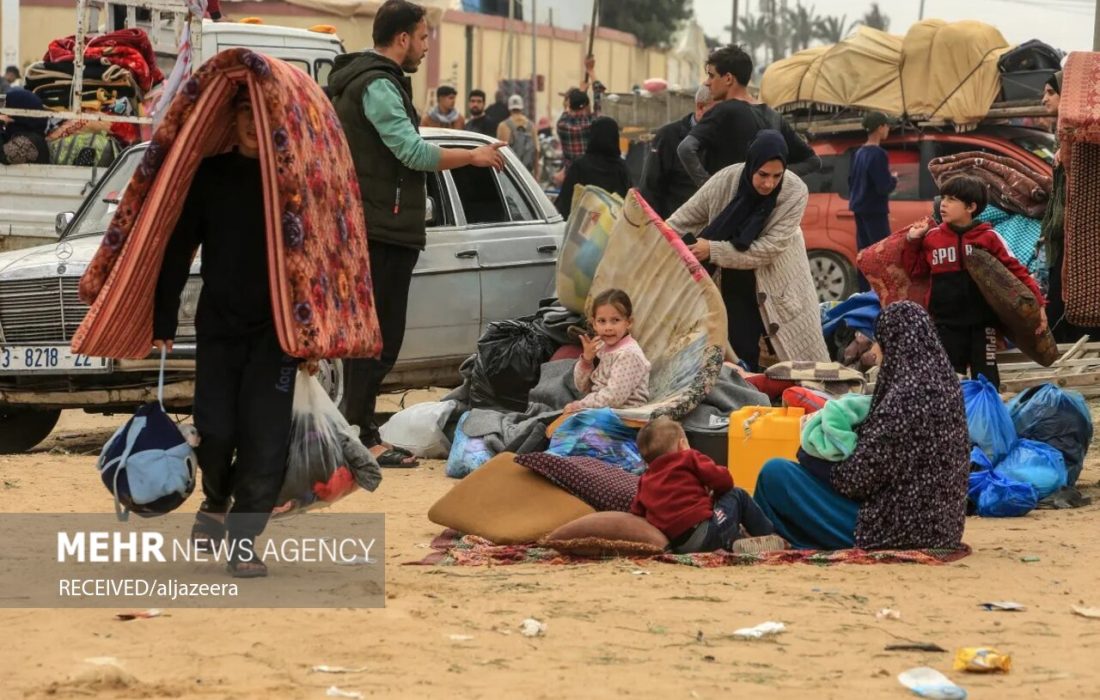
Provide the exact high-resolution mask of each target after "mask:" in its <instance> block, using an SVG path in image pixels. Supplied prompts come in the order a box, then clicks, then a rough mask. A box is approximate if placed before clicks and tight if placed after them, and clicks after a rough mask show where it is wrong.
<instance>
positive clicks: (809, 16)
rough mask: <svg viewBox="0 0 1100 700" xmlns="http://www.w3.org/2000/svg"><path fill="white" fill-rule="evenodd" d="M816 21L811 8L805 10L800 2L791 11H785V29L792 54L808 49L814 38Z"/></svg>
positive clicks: (813, 9)
mask: <svg viewBox="0 0 1100 700" xmlns="http://www.w3.org/2000/svg"><path fill="white" fill-rule="evenodd" d="M818 20H819V18H818V16H817V12H815V8H814V7H813V6H810V9H808V10H807V9H806V8H805V7H804V6H803V5H802V3H801V2H800V3H798V4H797V5H795V8H794V9H793V10H792V9H790V8H788V9H787V27H788V28H789V30H790V35H791V36H790V39H791V52H792V53H793V52H796V51H802V50H804V49H808V48H810V42H811V41H813V40H814V38H815V34H816V30H815V28H816V26H817V23H818Z"/></svg>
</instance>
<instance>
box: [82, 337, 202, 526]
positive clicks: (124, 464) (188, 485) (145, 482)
mask: <svg viewBox="0 0 1100 700" xmlns="http://www.w3.org/2000/svg"><path fill="white" fill-rule="evenodd" d="M166 356H167V353H166V352H165V351H161V356H160V380H159V383H158V386H157V401H156V402H150V403H147V404H145V405H144V406H142V407H141V408H139V409H138V410H137V412H136V413H135V414H134V417H133V418H131V419H130V420H128V421H126V425H124V426H122V427H121V428H119V429H118V431H117V432H116V433H115V434H114V435H113V436H111V439H110V440H108V441H107V444H106V445H105V446H104V447H103V452H102V453H101V454H100V455H99V462H98V463H97V464H96V467H97V468H98V469H99V476H100V478H101V479H102V480H103V484H104V485H105V486H106V487H107V489H108V490H109V491H110V492H111V493H112V494H114V496H115V513H116V514H117V515H118V519H119V520H122V521H125V520H126V519H127V518H128V517H129V513H130V512H133V513H137V514H138V515H141V516H144V517H152V516H156V515H163V514H165V513H169V512H171V511H173V510H175V509H176V508H179V507H180V506H181V505H182V504H183V502H184V501H186V500H187V497H188V496H190V495H191V492H192V491H194V490H195V467H196V463H197V460H196V458H195V453H194V451H192V449H191V446H190V445H188V444H187V440H186V439H185V438H184V436H183V434H182V433H181V432H180V430H179V428H178V427H177V426H176V424H175V423H174V422H173V421H172V419H171V418H169V417H168V414H166V413H165V412H164V363H165V359H166Z"/></svg>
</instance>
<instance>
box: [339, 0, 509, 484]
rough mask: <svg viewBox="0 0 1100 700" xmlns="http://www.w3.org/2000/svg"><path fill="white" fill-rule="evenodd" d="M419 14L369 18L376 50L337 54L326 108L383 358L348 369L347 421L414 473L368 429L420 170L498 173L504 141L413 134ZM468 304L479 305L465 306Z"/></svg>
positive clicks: (412, 237)
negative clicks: (474, 142)
mask: <svg viewBox="0 0 1100 700" xmlns="http://www.w3.org/2000/svg"><path fill="white" fill-rule="evenodd" d="M425 14H426V11H425V10H424V8H423V7H420V6H419V5H415V4H413V3H411V2H407V0H387V1H386V2H385V3H384V4H383V5H382V7H380V8H379V9H378V14H377V15H375V18H374V31H373V38H374V48H373V49H371V50H369V51H363V52H360V53H354V54H346V55H343V56H338V57H337V59H336V70H335V71H334V72H333V74H332V77H331V78H330V79H329V85H330V87H331V88H332V96H333V97H332V101H333V104H334V105H335V107H336V113H337V115H338V116H339V118H340V122H341V124H343V127H344V133H345V134H346V135H347V139H348V145H349V146H350V147H351V155H352V159H353V160H354V161H355V170H356V173H357V174H358V176H359V191H360V195H361V196H362V199H363V214H364V216H365V218H366V221H367V242H368V247H369V249H370V266H371V276H372V279H373V282H374V303H375V308H376V310H377V312H378V323H379V325H380V326H381V330H382V356H381V358H379V359H377V360H352V361H350V362H347V363H345V368H346V372H347V381H346V386H347V393H346V397H347V418H348V421H349V422H351V423H352V424H356V425H359V426H360V428H361V429H362V431H363V432H362V436H361V437H362V439H363V442H364V443H365V444H366V445H368V446H370V447H371V448H372V452H374V453H375V456H376V457H377V458H378V463H379V464H380V465H382V466H384V467H385V466H391V467H395V466H396V467H404V466H416V461H415V460H414V459H412V458H411V457H410V455H409V454H408V453H407V452H405V451H404V450H398V449H395V448H389V447H388V446H383V445H382V443H381V439H380V438H379V436H378V430H377V427H376V426H374V425H373V419H374V409H375V402H376V400H377V398H378V392H379V390H380V388H381V386H382V380H383V379H384V378H385V376H386V374H387V373H389V371H390V369H392V368H393V365H394V363H395V362H396V361H397V356H398V354H399V353H400V352H401V343H402V341H403V340H404V337H405V314H406V311H407V309H408V302H409V285H410V284H411V283H412V274H413V268H414V267H415V266H416V261H417V258H419V256H420V251H421V250H423V249H424V245H425V242H426V231H425V229H426V226H425V221H424V217H425V212H426V210H427V191H426V182H427V181H426V177H425V173H426V172H429V171H436V170H450V169H451V168H460V167H462V166H465V165H474V166H477V167H483V168H496V169H498V170H500V169H501V168H503V167H504V160H503V157H502V156H501V155H500V153H499V152H498V151H499V149H500V148H501V147H503V146H504V144H503V143H495V144H492V145H486V146H482V147H480V148H440V147H439V146H436V145H434V144H431V143H428V142H427V141H425V140H424V139H423V138H421V137H420V134H419V132H418V124H419V123H420V118H419V116H418V115H417V112H416V108H415V107H414V106H413V103H412V82H411V81H410V80H409V79H408V78H407V77H406V76H405V73H415V72H416V70H417V68H418V67H419V66H420V62H421V61H422V60H423V59H424V56H425V55H426V54H427V53H428V23H427V20H426V19H425ZM470 303H471V304H477V303H480V302H479V301H478V300H477V299H471V300H470Z"/></svg>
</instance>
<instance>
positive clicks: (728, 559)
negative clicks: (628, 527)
mask: <svg viewBox="0 0 1100 700" xmlns="http://www.w3.org/2000/svg"><path fill="white" fill-rule="evenodd" d="M431 548H432V553H431V554H429V555H428V556H426V557H424V558H423V559H421V560H420V561H413V562H407V564H412V565H423V566H505V565H509V564H591V563H593V562H594V561H599V560H598V559H591V558H587V557H578V556H574V555H569V554H562V553H561V552H558V551H557V550H554V549H550V548H548V547H539V546H537V545H533V544H513V545H497V544H493V543H492V542H490V541H489V540H486V539H483V538H481V537H477V536H475V535H463V534H462V533H461V532H457V531H455V530H444V531H443V533H442V534H440V535H439V536H438V537H436V538H435V539H434V540H432V543H431ZM970 551H971V550H970V547H968V546H967V545H965V544H964V545H963V546H962V548H961V549H911V550H879V551H868V550H863V549H842V550H839V551H835V552H823V551H815V550H808V549H787V550H783V551H778V552H762V553H760V554H733V553H731V552H726V551H717V552H706V553H701V554H672V553H670V552H669V553H665V554H658V555H657V556H653V557H630V558H631V559H633V560H635V561H655V562H664V563H666V564H682V565H685V566H697V567H700V568H705V569H712V568H715V567H719V566H752V565H757V564H817V565H818V566H831V565H833V564H927V565H933V566H938V565H941V564H949V563H951V562H953V561H958V560H959V559H962V558H963V557H965V556H968V555H969V554H970ZM612 558H614V557H605V559H612Z"/></svg>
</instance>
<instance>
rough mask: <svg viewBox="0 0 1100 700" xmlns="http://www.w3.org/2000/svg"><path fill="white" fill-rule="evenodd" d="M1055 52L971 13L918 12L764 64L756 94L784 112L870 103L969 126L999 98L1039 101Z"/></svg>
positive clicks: (832, 110) (1056, 60) (868, 106)
mask: <svg viewBox="0 0 1100 700" xmlns="http://www.w3.org/2000/svg"><path fill="white" fill-rule="evenodd" d="M1061 55H1062V54H1061V52H1060V51H1058V50H1056V49H1054V48H1052V47H1050V46H1047V45H1046V44H1043V43H1041V42H1038V41H1029V42H1027V43H1025V44H1022V45H1020V46H1018V47H1012V46H1010V45H1009V43H1008V42H1007V41H1006V40H1005V38H1004V37H1003V36H1002V35H1001V33H1000V32H999V31H998V30H997V29H996V28H995V27H992V26H990V25H988V24H985V23H983V22H978V21H974V20H966V21H962V22H952V23H948V22H944V21H943V20H938V19H930V20H924V21H922V22H918V23H916V24H914V25H913V26H912V27H910V29H909V31H908V32H907V33H906V34H905V36H904V37H902V36H898V35H894V34H888V33H886V32H882V31H879V30H877V29H871V28H869V27H860V28H858V29H857V30H856V31H855V32H853V33H852V34H851V35H850V36H848V37H847V38H845V39H844V40H842V41H841V42H839V43H837V44H834V45H831V46H818V47H814V48H811V49H807V50H805V51H801V52H799V53H796V54H794V55H793V56H790V57H788V58H785V59H783V60H781V61H776V62H775V63H773V64H772V65H770V66H769V67H768V69H767V71H766V72H765V73H764V78H763V81H762V83H761V86H760V97H761V99H762V100H763V101H764V102H766V103H767V104H769V105H770V106H772V107H774V108H775V109H777V110H780V111H784V112H788V113H801V114H803V115H807V114H814V113H821V112H824V113H827V114H830V115H831V117H833V118H835V117H836V116H837V115H838V114H839V113H842V112H845V111H850V110H854V111H856V112H858V111H863V110H875V111H880V112H884V113H886V114H888V115H891V116H895V117H904V118H907V119H909V120H912V121H921V120H935V121H941V122H949V123H952V124H954V125H956V126H957V127H962V128H967V127H970V126H973V125H975V124H977V123H978V122H980V121H982V120H984V119H986V118H987V117H989V116H990V110H991V108H992V107H993V106H994V104H995V103H997V102H998V101H1002V100H1013V101H1019V100H1027V101H1030V102H1037V100H1038V99H1039V98H1040V97H1041V96H1042V91H1043V84H1044V83H1045V82H1046V80H1047V78H1049V77H1050V75H1052V74H1053V73H1054V72H1055V71H1057V70H1058V69H1059V65H1060V61H1061Z"/></svg>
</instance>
